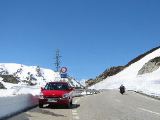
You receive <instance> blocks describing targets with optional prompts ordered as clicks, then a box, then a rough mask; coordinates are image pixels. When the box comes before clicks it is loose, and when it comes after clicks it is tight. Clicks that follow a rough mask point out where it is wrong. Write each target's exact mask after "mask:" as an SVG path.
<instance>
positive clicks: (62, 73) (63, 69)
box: [60, 67, 67, 78]
mask: <svg viewBox="0 0 160 120" xmlns="http://www.w3.org/2000/svg"><path fill="white" fill-rule="evenodd" d="M60 73H61V78H67V67H62V68H61V70H60Z"/></svg>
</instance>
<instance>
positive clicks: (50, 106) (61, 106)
mask: <svg viewBox="0 0 160 120" xmlns="http://www.w3.org/2000/svg"><path fill="white" fill-rule="evenodd" d="M78 107H80V104H72V106H71V107H70V108H67V107H66V106H63V105H48V106H46V107H44V108H43V109H76V108H78Z"/></svg>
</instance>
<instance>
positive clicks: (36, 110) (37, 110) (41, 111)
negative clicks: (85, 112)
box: [30, 108, 66, 117]
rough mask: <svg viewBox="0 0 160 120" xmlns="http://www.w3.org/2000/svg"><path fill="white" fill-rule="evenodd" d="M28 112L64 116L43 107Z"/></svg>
mask: <svg viewBox="0 0 160 120" xmlns="http://www.w3.org/2000/svg"><path fill="white" fill-rule="evenodd" d="M30 112H37V113H41V114H46V115H51V116H56V117H66V116H65V115H61V114H56V113H54V112H50V111H48V110H45V109H40V108H38V109H33V110H31V111H30Z"/></svg>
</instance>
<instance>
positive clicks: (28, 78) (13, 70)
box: [0, 63, 81, 87]
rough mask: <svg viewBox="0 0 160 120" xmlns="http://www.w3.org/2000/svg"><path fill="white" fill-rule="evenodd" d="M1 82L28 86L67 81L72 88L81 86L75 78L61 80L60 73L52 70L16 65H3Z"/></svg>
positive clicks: (0, 70) (0, 72) (0, 66)
mask: <svg viewBox="0 0 160 120" xmlns="http://www.w3.org/2000/svg"><path fill="white" fill-rule="evenodd" d="M0 77H1V78H3V79H2V80H1V81H0V82H1V84H2V82H7V83H13V84H26V85H39V86H41V85H44V84H45V83H46V82H50V81H67V82H69V83H70V84H71V85H72V86H74V87H76V86H78V87H79V86H81V85H80V84H79V83H78V82H77V81H76V80H75V79H74V78H69V79H61V78H60V74H59V72H54V71H53V70H51V69H45V68H41V67H39V66H26V65H22V64H15V63H1V64H0Z"/></svg>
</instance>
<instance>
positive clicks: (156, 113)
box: [138, 108, 160, 116]
mask: <svg viewBox="0 0 160 120" xmlns="http://www.w3.org/2000/svg"><path fill="white" fill-rule="evenodd" d="M138 109H139V110H142V111H146V112H149V113H152V114H155V115H158V116H160V113H158V112H154V111H151V110H147V109H144V108H138Z"/></svg>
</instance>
